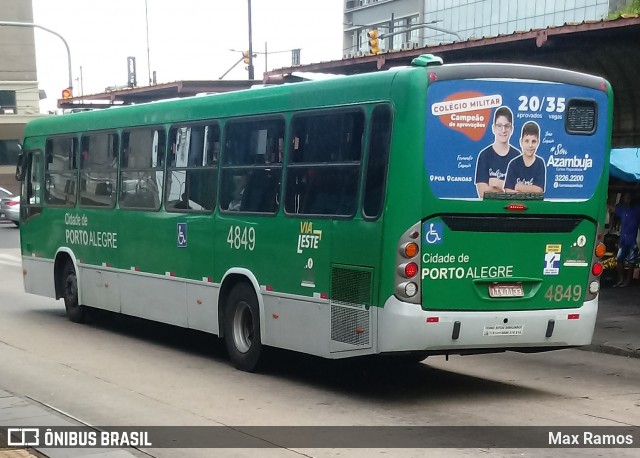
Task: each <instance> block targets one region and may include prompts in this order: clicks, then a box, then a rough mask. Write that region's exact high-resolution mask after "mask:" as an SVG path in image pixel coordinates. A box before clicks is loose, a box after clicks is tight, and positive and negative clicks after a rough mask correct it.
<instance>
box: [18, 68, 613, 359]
mask: <svg viewBox="0 0 640 458" xmlns="http://www.w3.org/2000/svg"><path fill="white" fill-rule="evenodd" d="M611 115H612V91H611V88H610V85H609V84H608V83H607V82H606V81H605V80H604V79H602V78H600V77H595V76H590V75H584V74H580V73H576V72H571V71H566V70H559V69H552V68H546V67H535V66H525V65H511V64H464V65H442V61H441V60H440V59H439V58H437V57H434V56H430V55H423V56H420V57H418V58H416V59H414V61H413V62H412V64H411V65H410V66H406V67H399V68H394V69H390V70H385V71H379V72H375V73H369V74H361V75H354V76H336V77H335V78H330V79H323V80H319V81H305V82H298V83H290V84H283V85H278V86H271V87H257V88H252V89H248V90H244V91H238V92H234V93H225V94H213V95H205V96H197V97H191V98H185V99H180V100H167V101H158V102H153V103H147V104H141V105H136V106H126V107H116V108H109V109H103V110H94V111H89V112H83V113H75V114H68V115H62V116H52V117H48V118H43V119H37V120H34V121H32V122H30V123H29V124H28V125H27V127H26V129H25V138H24V144H23V153H22V155H21V157H20V160H19V164H18V170H17V172H16V175H17V177H18V179H19V180H21V181H22V206H21V221H20V232H21V250H22V261H23V273H24V285H25V289H26V291H27V292H29V293H33V294H39V295H44V296H48V297H52V298H56V299H63V300H64V304H65V307H66V311H67V314H68V317H69V318H70V319H71V320H72V321H74V322H82V321H83V320H84V319H85V317H86V314H87V311H88V310H89V309H91V308H98V309H104V310H108V311H112V312H116V313H122V314H126V315H131V316H136V317H141V318H144V319H148V320H153V321H158V322H163V323H168V324H171V325H175V326H180V327H184V328H190V329H195V330H200V331H204V332H208V333H212V334H215V335H217V336H219V337H221V338H223V339H224V341H225V345H226V347H227V349H228V353H229V358H230V360H231V362H232V363H233V364H234V365H235V366H236V367H237V368H239V369H242V370H248V371H253V370H256V368H257V367H258V365H259V363H260V362H261V361H263V360H264V358H263V357H262V356H263V355H264V352H265V348H266V347H277V348H282V349H288V350H294V351H298V352H303V353H307V354H312V355H317V356H321V357H325V358H346V357H354V356H362V355H373V354H389V355H398V356H399V357H402V358H404V359H415V360H421V359H424V358H425V357H427V356H429V355H448V354H476V353H489V352H500V351H507V350H511V351H520V352H536V351H545V350H552V349H558V348H566V347H570V346H578V345H585V344H588V343H590V341H591V337H592V334H593V329H594V325H595V319H596V313H597V308H598V306H597V304H598V292H599V280H598V276H599V274H600V272H601V265H600V263H599V260H598V257H599V255H601V254H602V252H601V251H602V248H603V246H602V244H601V243H600V237H601V232H602V223H603V218H604V213H605V204H606V190H607V179H608V167H609V165H608V164H609V149H610V132H611ZM531 164H533V165H531Z"/></svg>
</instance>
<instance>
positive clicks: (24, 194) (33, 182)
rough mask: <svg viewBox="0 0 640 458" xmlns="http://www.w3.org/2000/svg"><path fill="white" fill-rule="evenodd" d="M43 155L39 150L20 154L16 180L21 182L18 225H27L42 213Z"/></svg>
mask: <svg viewBox="0 0 640 458" xmlns="http://www.w3.org/2000/svg"><path fill="white" fill-rule="evenodd" d="M42 160H43V154H42V151H41V150H29V151H25V152H24V153H21V154H20V158H19V159H18V167H17V169H16V179H18V180H20V181H22V185H21V190H20V224H22V225H25V224H28V223H29V221H30V220H31V219H32V218H33V217H34V216H36V215H39V214H40V213H42V192H43V186H42V173H43V164H42Z"/></svg>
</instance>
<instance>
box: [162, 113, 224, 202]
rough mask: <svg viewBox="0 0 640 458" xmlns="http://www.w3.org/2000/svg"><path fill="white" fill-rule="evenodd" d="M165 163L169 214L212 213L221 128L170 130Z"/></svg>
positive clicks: (177, 128) (213, 126)
mask: <svg viewBox="0 0 640 458" xmlns="http://www.w3.org/2000/svg"><path fill="white" fill-rule="evenodd" d="M169 144H170V145H171V146H170V151H169V157H168V159H167V162H168V164H169V165H168V167H167V180H166V184H165V207H166V209H167V210H169V211H179V212H190V211H201V212H202V211H212V210H213V209H214V207H215V202H216V190H217V183H218V181H217V180H218V156H217V154H218V151H219V148H220V127H219V125H218V124H217V123H209V124H206V125H203V124H199V125H190V126H178V127H172V128H171V130H170V131H169Z"/></svg>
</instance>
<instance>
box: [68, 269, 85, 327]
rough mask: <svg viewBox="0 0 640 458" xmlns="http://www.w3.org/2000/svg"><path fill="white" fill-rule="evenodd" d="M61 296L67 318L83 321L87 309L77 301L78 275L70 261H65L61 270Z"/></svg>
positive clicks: (75, 321) (77, 321) (78, 321)
mask: <svg viewBox="0 0 640 458" xmlns="http://www.w3.org/2000/svg"><path fill="white" fill-rule="evenodd" d="M62 298H63V299H64V308H65V309H66V310H67V316H68V317H69V319H70V320H71V321H73V322H74V323H83V322H84V321H85V319H86V317H87V310H86V307H85V306H83V305H80V303H79V301H78V277H77V275H76V269H75V268H74V267H73V264H72V263H71V262H67V263H66V264H65V266H64V269H63V271H62Z"/></svg>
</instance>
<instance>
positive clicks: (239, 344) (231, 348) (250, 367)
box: [224, 283, 263, 372]
mask: <svg viewBox="0 0 640 458" xmlns="http://www.w3.org/2000/svg"><path fill="white" fill-rule="evenodd" d="M224 341H225V345H226V347H227V352H228V354H229V359H230V360H231V362H232V363H233V365H234V366H235V367H236V369H240V370H243V371H247V372H254V371H255V370H257V369H258V366H259V363H260V359H261V355H262V352H263V349H262V343H261V342H260V311H259V307H258V299H257V298H256V294H255V292H254V290H253V288H251V287H250V286H249V285H247V284H245V283H241V284H238V285H236V286H235V287H234V288H233V289H232V290H231V293H230V294H229V298H228V300H227V304H226V308H225V314H224Z"/></svg>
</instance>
